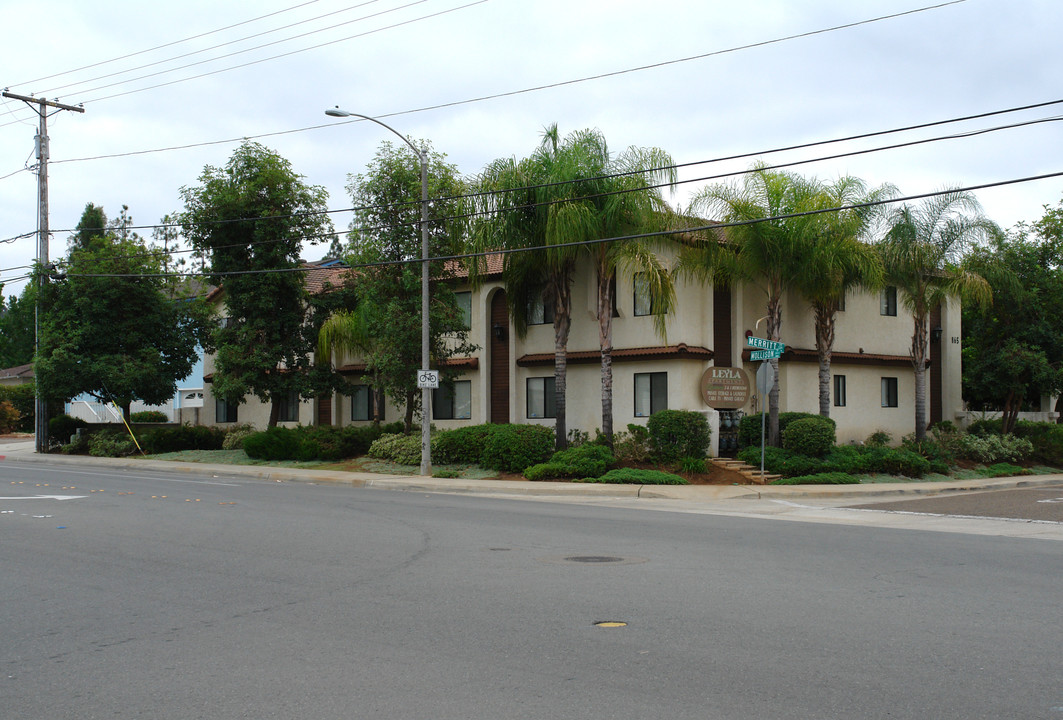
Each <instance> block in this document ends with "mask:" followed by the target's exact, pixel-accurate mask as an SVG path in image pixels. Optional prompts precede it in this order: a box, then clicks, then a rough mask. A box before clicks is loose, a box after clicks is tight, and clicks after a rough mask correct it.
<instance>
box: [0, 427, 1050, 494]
mask: <svg viewBox="0 0 1063 720" xmlns="http://www.w3.org/2000/svg"><path fill="white" fill-rule="evenodd" d="M0 450H3V451H4V452H3V453H0V459H2V458H5V457H6V459H7V460H8V461H11V462H28V463H42V464H52V465H73V466H77V467H97V468H105V467H109V468H127V469H134V470H155V471H162V472H188V473H207V474H211V475H214V476H216V477H226V476H228V477H251V478H258V479H261V480H273V481H275V482H310V483H312V482H318V483H333V484H338V485H350V486H351V487H364V488H374V489H377V490H401V491H406V492H433V493H469V494H478V495H520V496H541V497H548V496H554V497H572V496H582V497H599V498H621V497H626V498H645V499H662V500H688V501H718V500H763V499H781V500H786V499H798V498H824V499H827V498H857V499H859V498H890V497H906V496H907V497H917V496H931V495H944V494H952V493H961V492H985V491H990V490H1008V489H1015V488H1025V487H1044V486H1048V485H1058V484H1060V483H1063V474H1053V475H1024V476H1020V477H1010V478H994V479H974V480H956V481H952V482H910V483H870V484H867V485H597V484H593V483H568V482H530V481H513V480H468V479H450V478H425V477H421V476H420V475H382V474H378V473H362V472H341V471H328V470H304V469H300V468H281V467H273V466H266V465H217V464H207V463H187V462H174V461H169V460H140V459H137V458H96V457H90V456H85V455H38V454H36V453H34V452H33V443H32V442H30V443H7V444H5V445H2V446H0Z"/></svg>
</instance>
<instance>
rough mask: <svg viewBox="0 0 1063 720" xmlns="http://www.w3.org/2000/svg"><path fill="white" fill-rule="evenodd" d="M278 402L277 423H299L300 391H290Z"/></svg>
mask: <svg viewBox="0 0 1063 720" xmlns="http://www.w3.org/2000/svg"><path fill="white" fill-rule="evenodd" d="M277 400H278V408H277V422H297V421H298V420H299V391H298V390H290V391H289V392H287V393H285V394H284V395H282V396H281V397H280V398H278V399H277Z"/></svg>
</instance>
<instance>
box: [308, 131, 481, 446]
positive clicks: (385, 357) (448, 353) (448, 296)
mask: <svg viewBox="0 0 1063 720" xmlns="http://www.w3.org/2000/svg"><path fill="white" fill-rule="evenodd" d="M421 148H422V151H423V152H425V153H427V155H428V159H429V162H428V196H429V198H431V203H430V205H429V224H428V235H429V239H428V244H429V253H430V255H431V256H432V257H447V256H453V255H456V254H458V253H459V252H460V251H461V247H462V241H463V237H464V224H463V223H462V222H461V221H460V220H455V219H454V218H455V217H456V216H460V215H461V214H462V213H461V201H460V200H459V198H460V196H462V195H463V194H464V193H465V184H464V182H463V181H462V180H461V178H460V177H459V176H458V172H457V169H456V168H455V167H454V166H453V165H451V164H450V163H447V162H446V156H444V155H442V154H440V153H436V152H432V150H431V146H430V145H429V144H428V143H426V142H425V143H421ZM348 180H349V182H348V185H347V190H348V192H349V193H350V196H351V200H352V201H353V203H354V206H355V207H356V208H357V209H356V211H355V217H354V221H353V222H352V224H351V231H350V235H349V241H348V245H347V248H346V251H347V259H348V261H349V262H350V263H351V264H352V265H354V266H356V272H355V273H353V274H352V275H351V277H350V279H349V282H348V289H349V290H350V291H351V294H352V303H351V306H350V307H347V308H346V312H343V313H339V314H336V315H334V316H333V317H332V318H330V320H328V321H327V322H326V324H325V325H324V327H323V332H322V333H321V335H320V337H319V346H324V347H323V348H322V349H326V350H327V348H328V347H329V346H333V347H335V349H337V350H344V351H347V352H351V353H358V354H360V355H361V356H362V357H363V358H365V360H366V365H367V371H366V372H367V376H368V377H369V378H370V382H371V383H372V385H373V386H374V387H375V388H376V389H378V390H382V391H383V392H384V393H385V394H386V395H387V396H388V397H390V398H392V399H393V400H394V401H395V402H396V404H401V405H403V406H404V407H405V409H406V416H405V424H406V432H407V433H408V432H410V430H411V428H412V426H413V419H414V415H415V413H417V412H422V414H423V408H420V400H421V393H420V391H419V390H418V388H417V370H419V369H420V363H421V263H420V262H419V259H420V257H421V251H422V248H421V224H420V221H421V161H420V158H419V157H417V155H416V154H414V152H413V151H412V149H410V148H408V147H406V146H405V145H400V146H396V145H394V144H392V143H390V142H386V141H385V142H383V143H381V145H380V148H379V150H378V151H377V153H376V155H375V156H374V158H373V160H372V161H371V162H370V163H369V165H368V166H367V168H366V170H365V172H364V173H359V174H356V175H351V176H350V177H349V178H348ZM453 267H454V266H453V264H452V263H449V264H448V263H445V262H438V261H437V262H433V263H431V265H430V267H429V275H430V277H431V280H430V285H429V297H430V303H429V352H430V355H431V362H432V363H433V364H434V365H435V367H436V368H437V369H439V370H440V374H441V377H442V378H443V380H444V382H446V381H448V380H452V379H453V377H454V375H455V372H456V371H455V370H454V369H452V368H450V367H448V365H447V361H448V360H449V359H450V358H452V357H457V356H461V355H467V354H470V353H472V352H473V350H474V349H475V348H474V347H473V346H472V345H470V344H469V343H468V328H467V327H466V326H465V319H464V318H463V317H462V313H461V310H460V308H459V307H458V303H457V298H456V297H455V295H454V289H453ZM325 356H326V357H327V356H328V354H326V355H325ZM422 422H431V418H422Z"/></svg>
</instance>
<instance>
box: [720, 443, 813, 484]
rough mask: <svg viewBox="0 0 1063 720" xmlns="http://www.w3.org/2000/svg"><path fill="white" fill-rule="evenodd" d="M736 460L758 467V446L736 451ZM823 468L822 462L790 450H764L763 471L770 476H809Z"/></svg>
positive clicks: (772, 448) (770, 448)
mask: <svg viewBox="0 0 1063 720" xmlns="http://www.w3.org/2000/svg"><path fill="white" fill-rule="evenodd" d="M738 459H739V460H741V461H742V462H744V463H746V464H748V465H752V466H753V467H755V468H759V467H760V446H757V447H747V448H742V449H741V450H739V451H738ZM822 468H823V461H821V460H819V459H818V458H813V457H809V456H807V455H800V454H798V453H795V452H793V451H791V450H786V449H785V448H777V447H770V446H769V447H765V448H764V471H765V472H768V473H771V474H772V475H782V476H783V477H790V476H792V475H810V474H812V473H816V472H819V471H820V470H821V469H822Z"/></svg>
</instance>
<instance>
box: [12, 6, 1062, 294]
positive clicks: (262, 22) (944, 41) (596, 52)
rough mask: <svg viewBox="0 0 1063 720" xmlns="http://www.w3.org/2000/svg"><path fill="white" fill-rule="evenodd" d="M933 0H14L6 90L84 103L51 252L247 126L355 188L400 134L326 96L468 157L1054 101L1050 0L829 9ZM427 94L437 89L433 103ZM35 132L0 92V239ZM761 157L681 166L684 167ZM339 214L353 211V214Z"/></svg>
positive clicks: (954, 159)
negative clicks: (559, 136) (585, 139)
mask: <svg viewBox="0 0 1063 720" xmlns="http://www.w3.org/2000/svg"><path fill="white" fill-rule="evenodd" d="M933 4H934V3H933V2H931V1H930V0H857V1H855V2H854V1H853V0H804V1H802V2H793V1H792V0H790V1H788V0H746V1H745V2H730V1H727V2H724V1H721V0H654V2H647V1H646V0H639V1H636V0H611V1H608V2H607V1H606V0H534V1H533V0H481V1H479V2H477V1H476V0H420V1H416V0H370V1H366V0H361V1H360V2H355V1H354V0H313V1H310V2H307V1H306V0H266V1H263V2H258V3H253V4H252V3H243V2H226V1H225V0H215V1H214V2H206V1H205V0H184V1H183V2H180V3H145V2H143V0H137V1H135V2H134V1H125V0H96V1H94V2H85V1H84V0H4V1H3V2H0V17H2V18H3V21H4V22H3V24H4V28H5V33H4V39H3V43H2V45H0V87H7V88H9V89H10V91H12V92H15V93H19V94H22V95H30V94H34V95H36V96H37V97H46V98H49V99H56V98H57V99H59V101H61V102H63V103H68V104H74V105H76V104H79V103H84V107H85V110H86V112H85V113H84V114H75V113H71V112H60V113H58V114H56V115H53V116H51V117H50V119H49V136H50V138H51V155H52V162H51V165H50V172H49V177H50V218H51V227H52V228H53V231H54V236H53V239H52V256H53V258H55V257H57V256H60V255H62V254H63V252H65V249H66V238H67V236H68V235H69V232H68V231H69V229H70V228H72V227H73V226H74V225H75V224H76V223H77V221H78V219H79V217H80V215H81V211H82V209H83V208H84V206H85V204H86V203H88V202H92V203H95V204H97V205H103V206H104V209H105V210H106V212H107V214H108V216H109V217H115V216H117V215H118V213H119V211H120V209H121V206H122V205H123V204H125V205H128V206H129V208H130V213H131V214H132V216H133V218H134V220H135V221H136V223H137V224H141V225H149V224H153V223H156V222H158V221H159V219H160V218H161V217H162V216H163V215H164V214H166V213H168V212H173V211H177V210H180V209H181V207H182V204H181V200H180V195H179V190H180V188H181V187H182V186H185V185H194V184H196V183H197V178H198V176H199V174H200V173H201V172H202V170H203V167H204V166H205V165H208V164H210V165H215V166H221V165H224V164H225V162H226V161H227V159H228V157H229V156H230V154H231V153H232V151H233V149H234V148H235V147H236V145H237V144H238V142H239V139H240V138H243V137H257V136H262V135H267V134H270V133H283V134H277V135H273V136H269V137H258V138H257V139H258V141H259V142H262V143H264V144H265V145H267V146H268V147H270V148H272V149H274V150H276V151H277V152H279V153H280V154H281V155H282V156H284V157H285V158H287V159H288V160H289V161H290V162H291V163H292V165H293V166H294V168H295V169H296V171H297V172H299V173H300V174H302V175H304V176H305V177H306V180H307V182H309V183H311V184H314V185H323V186H325V187H326V188H327V189H328V191H329V194H330V200H329V207H330V208H335V209H340V208H346V207H349V205H350V201H349V199H348V198H347V197H346V195H345V192H344V183H345V180H346V176H347V174H348V173H352V172H353V173H356V172H360V171H362V170H363V169H364V167H365V165H366V162H367V161H368V160H369V159H370V158H371V157H372V155H373V153H374V151H375V150H376V148H377V146H378V145H379V143H380V142H382V141H384V140H389V139H395V138H394V137H393V136H391V135H390V134H389V133H387V131H386V130H384V129H383V128H380V127H378V126H375V125H372V124H371V123H366V122H357V123H344V122H342V121H336V120H333V119H331V118H326V117H325V115H324V110H325V109H326V108H328V107H332V106H334V105H339V106H340V107H342V108H344V109H347V110H351V111H355V112H359V113H364V114H367V115H373V116H377V117H381V118H382V119H384V121H385V122H387V123H389V124H390V125H392V126H393V127H395V128H396V129H398V130H399V131H400V132H402V133H403V134H405V135H408V136H411V137H414V138H427V139H429V140H430V141H431V142H432V144H433V146H434V148H435V149H436V150H438V151H440V152H443V153H446V154H447V155H448V156H449V159H450V161H451V162H453V163H455V164H456V165H457V166H458V168H459V170H460V171H461V172H463V173H465V174H474V173H477V172H479V171H480V170H481V169H482V168H483V167H484V166H485V165H486V164H487V163H489V162H490V161H491V160H493V159H495V158H498V157H503V156H516V157H523V156H525V155H527V154H528V153H529V152H531V150H532V149H533V148H534V147H535V146H536V145H537V143H538V142H539V134H540V132H541V130H542V128H543V127H544V126H546V125H548V124H550V123H554V122H556V123H558V125H559V128H560V130H561V131H562V133H563V134H565V133H567V132H570V131H572V130H577V129H581V128H588V127H594V128H598V129H599V130H601V131H602V132H603V133H604V134H605V136H606V138H607V139H608V141H609V143H610V146H611V147H612V148H613V149H614V150H616V151H619V150H622V149H623V148H625V147H627V146H629V145H640V146H658V147H661V148H663V149H664V150H666V151H668V152H669V153H671V155H672V156H673V157H674V158H675V160H676V161H677V162H679V163H691V162H697V161H707V160H712V159H714V158H718V157H723V156H729V155H734V154H740V153H759V152H761V151H766V150H770V149H773V148H777V147H782V146H787V145H792V144H797V143H804V142H812V141H817V140H827V139H833V138H841V137H846V136H850V135H855V134H861V133H867V132H874V131H879V130H888V129H891V128H897V127H902V126H908V125H913V124H917V123H924V122H932V121H937V120H945V119H950V118H955V117H960V116H966V115H971V114H977V113H983V112H990V111H994V110H1003V109H1007V108H1013V107H1018V106H1024V105H1029V104H1034V103H1042V102H1049V101H1054V100H1060V99H1063V90H1060V89H1059V83H1058V79H1059V78H1060V77H1063V52H1061V44H1060V42H1059V36H1060V31H1061V29H1063V23H1061V20H1063V3H1060V2H1059V0H1007V1H1004V0H960V1H958V2H954V3H951V4H946V5H944V6H941V7H936V8H933V9H927V10H925V11H921V12H911V13H909V14H905V15H901V16H898V17H893V18H888V19H882V20H878V21H874V22H867V23H864V24H859V25H855V26H852V27H846V28H841V29H836V30H828V29H829V28H833V27H836V26H840V25H845V24H850V23H861V22H862V21H868V20H872V19H874V18H878V17H881V16H887V15H895V14H898V13H905V12H908V11H914V10H918V9H920V8H924V7H929V6H931V5H933ZM267 15H268V17H263V16H267ZM815 31H824V32H815ZM809 33H815V34H809ZM798 35H804V36H802V37H793V38H792V39H783V38H787V37H790V36H798ZM250 36H256V37H250ZM295 36H301V37H295ZM774 40H779V42H769V41H774ZM269 43H272V44H270V45H268V46H266V47H260V46H265V45H267V44H269ZM763 43H768V44H763ZM745 46H749V47H745ZM179 56H180V57H179ZM696 56H702V57H697V59H686V58H695V57H696ZM116 58H122V59H117V60H116ZM109 61H113V62H109ZM649 65H656V67H651V68H648V69H642V70H636V71H633V72H623V73H622V72H621V71H625V70H631V69H634V68H639V67H642V66H649ZM603 75H605V76H606V77H598V78H597V79H588V80H586V81H583V82H570V81H576V80H580V79H583V78H591V77H594V76H603ZM563 83H564V84H563ZM551 85H553V86H554V87H545V88H544V89H537V90H535V89H534V88H543V87H544V86H551ZM521 91H527V92H521ZM499 95H502V97H494V98H490V96H499ZM479 98H489V99H479ZM478 99H479V100H478ZM435 106H443V107H436V109H425V108H433V107H435ZM1057 115H1063V105H1056V106H1049V107H1045V108H1041V109H1038V110H1030V111H1025V112H1021V113H1012V114H1008V115H1002V116H998V117H995V118H986V119H982V120H975V121H968V122H964V123H959V124H953V125H946V126H942V127H937V128H930V129H925V130H920V131H913V132H908V133H904V134H897V135H889V136H885V137H881V138H876V139H871V140H862V141H858V142H850V143H844V144H839V145H831V146H827V147H820V148H813V149H807V150H800V151H792V152H788V153H782V154H775V155H763V156H762V157H763V159H764V160H765V161H770V162H788V161H793V160H804V159H814V158H821V157H823V156H825V155H829V154H835V153H838V152H849V151H853V150H858V149H865V148H873V147H880V146H884V145H889V144H894V143H897V142H905V141H910V140H916V139H921V138H930V137H937V136H942V135H950V134H956V133H961V132H969V131H974V130H981V129H986V128H993V127H998V126H1001V125H1006V124H1012V123H1016V122H1025V121H1031V120H1035V119H1041V118H1054V117H1056V116H1057ZM36 128H37V116H36V115H35V114H34V113H33V112H32V111H31V110H29V109H28V108H27V107H26V106H25V104H24V103H22V102H19V101H15V100H6V99H5V100H2V101H0V240H6V239H8V238H11V237H14V236H17V235H20V234H22V233H28V232H32V231H33V230H35V229H36V227H37V219H36V215H37V190H36V177H35V176H34V174H33V173H32V172H30V171H29V170H27V169H26V168H28V167H29V166H31V165H32V164H33V163H34V162H35V161H34V159H33V151H34V135H35V134H36ZM1060 130H1061V126H1060V125H1059V124H1057V123H1056V122H1043V123H1040V124H1036V125H1032V126H1026V127H1019V128H1013V129H1006V130H1000V131H996V132H989V133H983V134H978V135H974V136H970V137H964V138H961V139H953V140H946V141H941V142H935V143H930V144H924V145H918V146H915V147H911V148H904V149H892V150H885V151H882V152H877V153H871V154H866V155H857V156H853V157H848V158H844V159H837V160H829V161H820V162H814V163H810V164H807V165H801V166H799V167H797V168H794V169H795V170H797V171H799V172H802V173H803V174H806V175H815V176H817V177H820V178H823V179H829V178H833V177H836V176H837V175H839V174H844V173H848V174H853V175H856V176H858V177H861V178H863V179H864V180H865V181H867V182H868V183H870V184H871V185H878V184H881V183H886V182H889V183H893V184H894V185H896V186H897V187H898V188H899V189H900V190H901V191H902V192H903V193H905V194H916V193H921V192H929V191H933V190H936V189H940V188H942V187H944V186H949V185H962V186H968V185H978V184H983V183H992V182H998V181H1004V180H1011V179H1017V178H1022V177H1028V176H1034V175H1039V174H1046V173H1053V172H1059V171H1063V153H1061V152H1060V146H1061V144H1060V142H1059V139H1058V138H1059V133H1060ZM170 148H174V149H170ZM752 162H753V160H752V159H743V160H739V161H731V162H725V163H715V164H704V165H696V166H692V167H689V168H686V169H684V170H683V171H682V173H681V179H683V180H693V179H695V178H699V177H706V176H710V175H715V174H719V173H723V172H728V171H733V170H741V169H745V168H747V167H749V165H750V164H751V163H752ZM697 187H699V183H696V182H688V183H684V184H682V185H680V186H679V189H678V190H677V192H676V193H675V195H674V196H672V198H671V202H672V203H673V204H676V205H680V204H685V203H686V201H687V198H688V196H689V194H690V193H691V192H692V191H693V190H694V189H696V188H697ZM977 196H978V198H979V199H980V200H981V202H982V205H983V207H984V209H985V212H986V214H987V215H988V216H989V217H991V218H992V219H994V220H996V221H997V222H998V223H1000V224H1001V225H1003V226H1005V227H1011V226H1013V225H1014V224H1015V223H1016V222H1019V221H1021V220H1027V221H1031V220H1036V219H1037V218H1039V217H1040V216H1041V214H1042V206H1043V205H1045V204H1048V205H1053V206H1054V205H1056V204H1057V203H1058V202H1059V201H1060V199H1061V197H1063V178H1054V179H1049V180H1041V181H1037V182H1029V183H1023V184H1018V185H1011V186H1007V187H1002V188H995V189H987V190H983V191H979V192H978V193H977ZM333 219H334V223H335V225H336V227H337V229H345V228H346V227H347V226H348V224H349V222H350V215H349V214H347V213H337V214H335V215H333ZM141 234H142V235H145V236H150V231H146V230H145V231H141ZM35 252H36V240H35V238H32V237H30V238H25V239H19V240H15V241H13V242H0V282H6V283H7V285H6V287H5V288H4V292H5V294H12V293H17V292H19V291H20V290H21V287H22V282H20V281H14V282H12V280H13V279H15V278H17V277H19V276H21V275H23V274H24V272H25V271H24V270H23V269H20V268H19V267H18V266H23V265H27V264H29V263H30V262H31V261H32V259H33V257H34V255H35ZM323 252H324V250H323V249H321V248H308V249H307V252H306V254H305V256H306V258H307V259H314V258H316V257H320V255H321V254H322V253H323Z"/></svg>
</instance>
